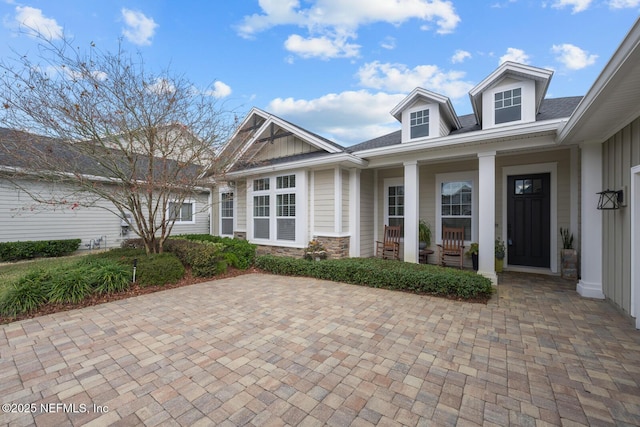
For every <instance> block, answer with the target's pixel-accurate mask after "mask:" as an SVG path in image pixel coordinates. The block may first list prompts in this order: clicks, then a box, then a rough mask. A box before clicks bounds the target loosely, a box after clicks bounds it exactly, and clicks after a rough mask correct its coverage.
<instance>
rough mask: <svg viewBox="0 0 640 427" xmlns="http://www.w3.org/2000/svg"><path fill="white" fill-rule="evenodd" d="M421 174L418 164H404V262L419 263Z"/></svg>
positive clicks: (413, 162) (412, 162) (414, 162)
mask: <svg viewBox="0 0 640 427" xmlns="http://www.w3.org/2000/svg"><path fill="white" fill-rule="evenodd" d="M419 181H420V172H419V170H418V162H416V161H411V162H405V163H404V260H405V262H413V263H417V262H418V221H419V219H420V212H419V205H420V201H419V195H420V182H419Z"/></svg>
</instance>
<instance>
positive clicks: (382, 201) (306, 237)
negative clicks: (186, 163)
mask: <svg viewBox="0 0 640 427" xmlns="http://www.w3.org/2000/svg"><path fill="white" fill-rule="evenodd" d="M639 41H640V24H639V23H638V22H636V24H635V25H634V26H633V28H632V29H631V31H630V32H629V34H628V35H627V37H626V38H625V40H624V41H623V42H622V44H621V45H620V47H619V48H618V50H617V51H616V53H615V54H614V56H613V58H612V59H611V60H610V61H609V63H608V64H607V65H606V67H605V68H604V70H603V72H602V74H601V75H600V77H598V79H597V80H596V82H595V83H594V85H593V87H592V88H591V89H590V90H589V91H588V93H587V94H586V95H585V96H584V97H565V98H547V97H546V96H545V95H546V93H547V88H548V86H549V82H550V80H551V78H552V76H553V72H552V71H550V70H547V69H543V68H538V67H534V66H531V65H525V64H518V63H514V62H505V63H503V64H502V65H500V66H499V67H498V68H497V69H496V70H495V71H493V72H491V73H490V74H489V75H488V76H487V77H486V78H485V79H484V80H482V81H481V82H480V83H478V84H477V85H476V86H475V87H474V88H473V89H471V91H470V92H469V98H470V102H471V106H472V109H473V114H468V115H462V116H459V115H457V114H456V112H455V110H454V108H453V105H452V103H451V102H450V100H449V99H448V98H447V97H446V96H443V95H441V94H438V93H434V92H431V91H429V90H426V89H423V88H416V89H415V90H413V91H412V92H411V93H410V94H409V95H407V97H406V98H405V99H404V100H403V101H402V102H400V103H399V104H398V105H396V106H390V108H391V111H390V112H391V114H392V115H393V117H395V118H396V119H397V120H398V122H399V124H400V130H398V131H396V132H393V133H390V134H388V135H383V136H380V137H379V138H375V139H372V140H369V141H365V142H362V143H361V144H357V145H355V146H350V147H343V146H341V145H339V144H336V143H335V142H333V141H330V140H328V139H326V138H323V137H321V136H319V135H317V134H315V133H313V132H310V131H309V130H306V129H303V128H301V127H300V126H297V125H295V124H293V123H290V122H288V121H286V120H283V119H282V118H279V117H277V116H275V115H273V114H270V113H268V112H266V111H263V110H261V109H258V108H254V109H252V110H251V111H250V112H249V113H248V115H247V116H246V118H245V119H244V120H243V121H242V123H241V124H240V125H239V127H238V129H237V131H236V132H235V134H234V135H233V137H232V138H231V139H230V140H229V141H228V143H227V144H226V145H225V146H224V147H223V149H222V150H221V152H220V153H219V155H220V157H221V158H223V159H225V160H226V161H227V166H226V168H225V169H224V171H223V172H222V173H221V174H220V175H219V176H218V177H217V179H218V182H219V184H218V185H217V187H216V188H215V189H214V191H213V196H212V198H213V201H214V207H215V208H214V209H213V219H212V231H213V233H214V234H218V235H224V236H235V237H239V238H245V239H248V240H249V241H251V242H252V243H255V244H257V245H259V249H260V250H261V251H263V252H271V253H277V254H290V255H295V256H300V255H302V252H303V250H304V248H305V247H306V246H307V245H308V243H309V241H310V240H312V239H317V240H319V241H320V242H322V243H323V244H324V246H325V247H326V248H327V250H328V252H329V253H330V256H331V257H370V256H373V255H374V252H375V242H376V241H379V240H382V234H383V230H384V227H385V225H401V226H402V228H403V237H402V242H401V257H402V259H404V260H405V261H408V262H418V259H419V249H418V224H419V221H420V220H421V219H422V220H425V221H426V222H428V223H430V224H431V228H432V231H433V236H434V239H433V242H432V249H435V245H436V244H437V243H438V242H439V240H440V239H441V236H442V231H441V230H442V228H443V227H447V226H455V227H462V228H464V235H465V237H464V240H465V242H466V246H467V247H468V245H470V244H471V243H478V244H479V271H478V273H479V274H482V275H484V276H486V277H488V278H490V279H491V280H492V281H494V283H497V275H496V272H495V268H494V242H495V240H496V239H501V240H503V241H504V242H505V243H506V248H507V250H506V258H505V260H504V265H505V268H506V269H508V270H512V271H523V272H534V273H545V274H558V273H559V269H560V249H561V247H562V239H561V236H560V233H559V230H560V228H563V229H568V230H569V231H570V233H572V234H573V235H574V236H575V242H576V243H577V248H578V249H579V253H580V256H581V258H582V263H581V265H582V267H581V271H580V279H579V281H578V283H577V290H578V292H579V293H580V294H581V295H583V296H585V297H593V298H608V299H609V300H611V302H612V303H614V304H615V305H617V306H618V307H619V308H620V309H621V310H623V311H624V312H625V313H627V314H628V315H630V316H633V317H635V318H636V325H637V326H638V327H640V262H638V260H640V118H639V117H640V49H638V42H639ZM607 189H609V190H616V191H617V190H622V192H623V193H624V194H623V199H621V203H619V206H618V209H615V210H606V211H605V210H601V209H598V208H597V207H598V201H599V197H600V195H599V194H597V193H601V192H602V191H603V190H607ZM611 194H612V193H611ZM616 197H617V193H616ZM634 260H635V261H634ZM430 262H435V259H434V258H432V259H431V260H430ZM466 262H467V263H468V262H470V261H466Z"/></svg>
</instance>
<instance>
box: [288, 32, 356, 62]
mask: <svg viewBox="0 0 640 427" xmlns="http://www.w3.org/2000/svg"><path fill="white" fill-rule="evenodd" d="M284 46H285V48H286V49H287V50H288V51H289V52H292V53H295V54H297V55H299V56H301V57H303V58H313V57H316V58H321V59H329V58H351V57H354V56H358V51H359V49H360V46H359V45H357V44H350V43H347V41H346V38H344V37H340V38H333V39H332V38H329V37H326V36H323V37H310V38H303V37H301V36H299V35H297V34H293V35H291V36H289V38H288V39H287V41H285V42H284Z"/></svg>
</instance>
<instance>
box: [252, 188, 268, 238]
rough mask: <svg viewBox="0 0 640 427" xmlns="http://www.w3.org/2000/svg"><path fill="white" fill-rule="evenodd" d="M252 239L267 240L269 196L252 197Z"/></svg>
mask: <svg viewBox="0 0 640 427" xmlns="http://www.w3.org/2000/svg"><path fill="white" fill-rule="evenodd" d="M253 237H254V238H256V239H269V196H253Z"/></svg>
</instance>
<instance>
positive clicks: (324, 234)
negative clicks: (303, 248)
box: [312, 231, 351, 237]
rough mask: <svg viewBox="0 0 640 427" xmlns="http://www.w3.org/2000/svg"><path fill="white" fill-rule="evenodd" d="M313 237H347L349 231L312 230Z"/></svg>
mask: <svg viewBox="0 0 640 427" xmlns="http://www.w3.org/2000/svg"><path fill="white" fill-rule="evenodd" d="M312 236H313V237H349V236H351V233H348V232H347V233H334V232H331V231H314V232H313V234H312Z"/></svg>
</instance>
